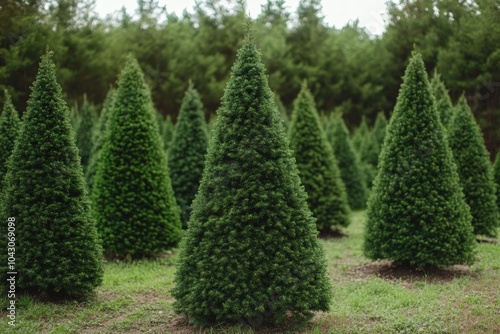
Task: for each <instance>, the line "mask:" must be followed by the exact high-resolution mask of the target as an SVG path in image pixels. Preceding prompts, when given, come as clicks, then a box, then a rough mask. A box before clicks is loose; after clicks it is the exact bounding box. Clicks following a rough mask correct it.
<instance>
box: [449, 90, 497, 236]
mask: <svg viewBox="0 0 500 334" xmlns="http://www.w3.org/2000/svg"><path fill="white" fill-rule="evenodd" d="M448 142H449V143H450V147H451V150H452V152H453V158H454V160H455V163H456V164H457V167H458V175H459V176H460V184H461V185H462V189H463V192H464V195H465V200H466V202H467V204H468V205H469V207H470V212H471V214H472V227H473V228H474V234H476V235H485V236H488V237H495V236H496V234H497V229H496V228H497V227H499V226H500V215H499V213H498V208H497V203H496V202H497V199H496V194H495V181H494V179H493V170H492V167H491V163H490V159H489V153H488V150H487V149H486V146H485V145H484V139H483V135H482V133H481V129H480V128H479V126H478V125H477V123H476V121H475V120H474V115H472V112H471V110H470V108H469V106H468V105H467V101H466V100H465V97H464V96H462V97H461V98H460V100H459V101H458V105H457V108H456V110H455V116H454V117H453V120H452V122H451V124H450V127H449V130H448Z"/></svg>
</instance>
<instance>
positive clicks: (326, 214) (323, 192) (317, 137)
mask: <svg viewBox="0 0 500 334" xmlns="http://www.w3.org/2000/svg"><path fill="white" fill-rule="evenodd" d="M294 106H295V107H294V110H293V115H292V123H291V125H290V148H291V149H292V151H293V152H294V155H295V160H296V162H297V167H298V169H299V173H300V179H301V181H302V184H303V185H304V187H305V190H306V193H307V194H308V197H307V203H308V204H309V208H310V209H311V211H312V213H313V215H314V217H315V218H316V219H317V220H316V227H317V228H318V230H320V231H321V230H328V229H330V228H331V227H336V228H338V227H340V226H348V225H349V206H348V204H347V194H346V190H345V185H344V182H343V181H342V178H341V177H340V171H339V167H338V165H337V160H336V159H335V157H334V155H333V150H332V147H331V146H330V143H328V140H327V139H326V134H325V132H324V130H323V128H322V127H321V125H320V122H319V117H318V113H317V111H316V107H315V105H314V98H313V96H312V95H311V93H310V92H309V90H308V89H307V87H306V86H305V84H304V85H303V86H302V89H301V91H300V93H299V95H298V97H297V99H296V100H295V104H294Z"/></svg>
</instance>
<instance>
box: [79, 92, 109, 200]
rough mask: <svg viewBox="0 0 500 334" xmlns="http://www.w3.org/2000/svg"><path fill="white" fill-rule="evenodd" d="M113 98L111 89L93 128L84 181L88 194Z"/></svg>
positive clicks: (97, 163)
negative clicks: (90, 150) (90, 151)
mask: <svg viewBox="0 0 500 334" xmlns="http://www.w3.org/2000/svg"><path fill="white" fill-rule="evenodd" d="M114 97H115V90H114V89H111V90H110V91H109V92H108V95H107V96H106V99H105V100H104V103H103V106H102V111H101V116H100V117H99V121H98V123H97V126H96V127H95V130H94V134H93V136H92V143H93V145H92V153H91V154H90V159H89V164H88V167H87V171H86V173H85V179H86V181H87V189H88V191H89V193H90V194H91V193H92V188H93V186H94V177H95V174H96V172H97V166H98V165H99V163H100V158H99V154H100V152H101V149H102V145H103V142H104V133H105V132H106V126H107V122H108V118H109V114H110V113H111V110H112V108H113V102H114Z"/></svg>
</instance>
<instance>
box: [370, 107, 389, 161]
mask: <svg viewBox="0 0 500 334" xmlns="http://www.w3.org/2000/svg"><path fill="white" fill-rule="evenodd" d="M386 130H387V118H386V117H385V115H384V113H383V112H379V113H378V114H377V118H376V119H375V125H374V126H373V140H374V141H375V143H376V148H377V154H376V156H377V160H376V161H373V162H374V164H375V167H377V166H378V159H379V156H380V151H381V150H382V145H383V144H384V138H385V133H386Z"/></svg>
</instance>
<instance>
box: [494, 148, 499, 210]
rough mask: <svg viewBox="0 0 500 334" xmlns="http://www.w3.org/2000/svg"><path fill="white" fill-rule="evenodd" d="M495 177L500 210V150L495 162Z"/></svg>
mask: <svg viewBox="0 0 500 334" xmlns="http://www.w3.org/2000/svg"><path fill="white" fill-rule="evenodd" d="M493 177H494V179H495V186H496V194H497V206H498V210H499V212H500V151H498V153H497V156H496V158H495V163H494V164H493Z"/></svg>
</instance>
